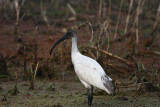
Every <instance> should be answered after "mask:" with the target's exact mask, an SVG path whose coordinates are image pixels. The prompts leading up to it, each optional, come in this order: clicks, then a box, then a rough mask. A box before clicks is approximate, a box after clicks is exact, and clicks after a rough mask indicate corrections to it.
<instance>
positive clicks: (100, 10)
mask: <svg viewBox="0 0 160 107" xmlns="http://www.w3.org/2000/svg"><path fill="white" fill-rule="evenodd" d="M102 4H103V0H100V2H99V12H98V17H99V19H100V18H101V16H102Z"/></svg>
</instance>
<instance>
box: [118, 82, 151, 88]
mask: <svg viewBox="0 0 160 107" xmlns="http://www.w3.org/2000/svg"><path fill="white" fill-rule="evenodd" d="M149 83H150V82H142V83H138V84H132V85H128V86H117V87H118V88H129V87H135V86H137V85H143V84H149Z"/></svg>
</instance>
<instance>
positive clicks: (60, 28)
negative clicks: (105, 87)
mask: <svg viewBox="0 0 160 107" xmlns="http://www.w3.org/2000/svg"><path fill="white" fill-rule="evenodd" d="M51 1H52V2H49V1H44V6H45V8H46V15H47V18H48V20H49V24H50V28H48V26H47V24H46V22H45V21H44V19H43V18H42V15H41V12H40V10H41V9H40V2H39V1H38V0H35V1H26V2H25V3H26V4H25V5H24V6H23V7H22V11H21V14H20V15H23V13H25V15H24V17H23V18H22V19H21V21H20V23H19V26H18V33H17V34H15V23H16V14H15V12H16V11H11V10H10V8H8V7H5V5H3V6H4V7H2V8H0V107H22V106H24V107H87V105H88V104H87V95H86V89H85V88H84V86H83V85H82V84H81V83H80V81H79V80H78V77H77V76H76V74H75V72H74V68H73V65H72V63H71V57H70V53H71V41H70V40H68V41H64V42H63V43H61V44H60V45H59V46H58V47H57V48H56V49H55V50H54V51H53V54H52V55H49V52H50V49H51V47H52V46H53V44H54V43H55V42H56V40H58V38H60V37H61V36H62V35H64V34H65V33H66V31H67V30H69V29H74V30H75V31H76V32H77V34H78V48H79V51H80V52H81V53H82V54H84V55H86V56H89V57H91V58H93V59H96V58H97V59H96V60H97V61H98V62H99V63H100V65H101V66H102V67H103V68H104V70H105V72H106V74H107V75H109V76H110V77H111V78H112V79H113V83H114V84H115V95H114V96H109V95H108V94H107V93H106V92H105V91H102V90H99V89H96V88H94V94H93V95H94V99H93V104H92V106H93V107H159V106H160V33H159V32H160V25H159V22H156V21H157V20H158V18H157V19H156V16H157V9H158V4H159V1H158V0H155V2H153V1H150V0H146V2H145V4H144V8H143V12H142V13H141V14H140V16H139V25H138V39H139V42H138V44H136V32H134V31H132V30H133V29H132V27H133V23H134V19H135V14H136V9H137V5H138V2H137V1H138V0H137V1H136V0H135V1H134V3H133V9H132V11H131V16H130V22H129V26H128V30H127V33H126V34H125V33H124V29H125V23H126V17H127V14H128V6H129V3H130V2H129V1H127V0H124V3H123V6H122V11H121V16H120V22H119V25H118V32H117V37H116V38H114V34H115V28H116V22H117V18H118V15H119V10H120V9H119V4H120V1H113V2H112V6H111V10H110V13H108V12H109V11H108V10H109V4H108V2H107V1H106V4H104V8H103V9H102V11H104V10H106V11H104V12H102V13H103V15H104V16H103V15H102V16H101V17H100V16H99V2H98V1H92V2H90V4H86V3H85V2H83V1H81V0H79V1H78V3H77V2H74V1H73V0H70V3H71V5H72V6H73V8H74V9H75V11H76V12H77V15H76V16H74V15H73V14H72V12H70V11H69V10H68V7H66V2H65V0H61V1H60V0H51ZM109 1H110V0H109ZM7 5H8V4H6V6H7ZM8 6H10V4H9V5H8ZM87 6H89V8H87ZM105 6H106V7H105ZM86 22H90V23H91V25H92V27H93V28H92V29H93V31H94V38H93V41H92V42H90V39H91V36H92V34H91V28H90V27H88V26H82V27H81V28H79V29H77V27H78V26H80V25H81V24H84V23H86ZM156 23H157V25H156V26H155V29H154V25H155V24H156ZM75 26H76V27H75ZM106 28H107V31H104V30H105V29H106ZM134 30H135V28H134ZM99 37H100V39H99ZM102 43H103V44H102ZM97 44H101V45H100V46H99V48H100V49H102V50H104V51H105V52H106V51H107V52H110V53H112V54H113V55H112V56H110V55H107V54H106V53H105V52H100V54H99V56H98V55H97V52H98V51H97V50H96V49H94V48H93V47H97ZM115 55H116V56H118V57H120V58H122V60H119V59H117V57H116V58H115V57H114V56H115ZM126 62H127V63H126ZM37 64H39V65H38V68H37V72H36V76H35V80H34V85H35V87H34V89H33V90H31V89H29V87H30V81H31V78H32V76H33V73H32V71H34V70H35V67H36V65H37ZM31 68H32V70H31ZM16 81H17V89H18V91H19V92H18V93H16V95H12V94H13V89H14V86H15V84H16ZM53 87H54V89H55V90H53Z"/></svg>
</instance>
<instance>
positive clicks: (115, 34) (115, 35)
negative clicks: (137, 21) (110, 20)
mask: <svg viewBox="0 0 160 107" xmlns="http://www.w3.org/2000/svg"><path fill="white" fill-rule="evenodd" d="M122 4H123V0H121V4H120V10H119V15H118V19H117V23H116V30H115V33H114V39H116V37H117V30H118V24H119V19H120V16H121V10H122Z"/></svg>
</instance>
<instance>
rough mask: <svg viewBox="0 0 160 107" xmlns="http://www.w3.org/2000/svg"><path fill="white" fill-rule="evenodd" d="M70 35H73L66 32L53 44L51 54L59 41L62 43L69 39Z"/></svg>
mask: <svg viewBox="0 0 160 107" xmlns="http://www.w3.org/2000/svg"><path fill="white" fill-rule="evenodd" d="M70 36H71V34H70V33H69V32H68V33H66V34H65V35H64V36H62V37H61V38H60V39H59V40H58V41H57V42H56V43H55V44H54V45H53V47H52V48H51V50H50V55H51V54H52V51H53V49H54V48H55V47H56V46H57V45H58V44H59V43H61V42H62V41H64V40H65V39H68V38H69V37H70Z"/></svg>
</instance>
